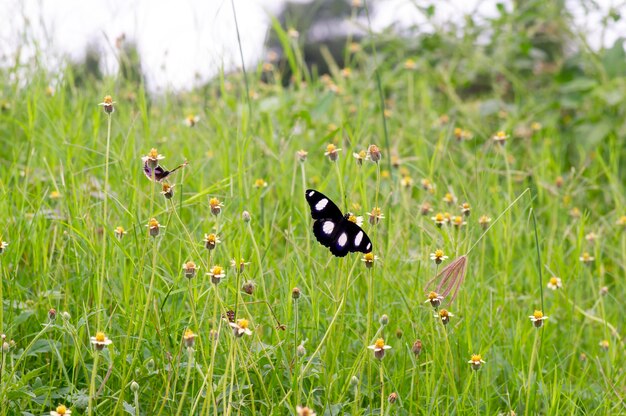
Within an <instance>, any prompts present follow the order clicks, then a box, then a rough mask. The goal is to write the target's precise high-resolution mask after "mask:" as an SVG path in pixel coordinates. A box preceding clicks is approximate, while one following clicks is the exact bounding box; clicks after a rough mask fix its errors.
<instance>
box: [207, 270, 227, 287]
mask: <svg viewBox="0 0 626 416" xmlns="http://www.w3.org/2000/svg"><path fill="white" fill-rule="evenodd" d="M207 274H208V275H209V277H211V283H213V284H218V283H219V282H220V281H221V280H222V279H223V278H224V277H225V276H226V271H225V270H224V268H223V267H222V266H213V267H211V270H209V272H208V273H207Z"/></svg>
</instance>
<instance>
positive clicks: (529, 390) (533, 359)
mask: <svg viewBox="0 0 626 416" xmlns="http://www.w3.org/2000/svg"><path fill="white" fill-rule="evenodd" d="M539 339H540V337H539V329H537V330H536V331H535V341H534V342H533V351H532V354H531V356H530V364H529V365H528V380H527V382H528V385H527V386H526V406H525V409H524V415H529V414H532V412H530V397H531V396H532V391H533V390H532V380H533V370H534V367H535V362H536V361H537V351H538V347H539Z"/></svg>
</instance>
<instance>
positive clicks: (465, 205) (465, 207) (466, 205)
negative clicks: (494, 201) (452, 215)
mask: <svg viewBox="0 0 626 416" xmlns="http://www.w3.org/2000/svg"><path fill="white" fill-rule="evenodd" d="M461 208H463V209H470V204H468V203H467V202H464V203H463V205H461Z"/></svg>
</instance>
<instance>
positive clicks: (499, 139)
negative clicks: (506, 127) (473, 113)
mask: <svg viewBox="0 0 626 416" xmlns="http://www.w3.org/2000/svg"><path fill="white" fill-rule="evenodd" d="M491 138H492V139H493V141H495V142H496V143H499V144H504V143H506V141H507V139H508V138H509V135H508V134H506V133H505V132H503V131H502V130H500V131H499V132H497V133H496V134H494V135H493V136H492V137H491Z"/></svg>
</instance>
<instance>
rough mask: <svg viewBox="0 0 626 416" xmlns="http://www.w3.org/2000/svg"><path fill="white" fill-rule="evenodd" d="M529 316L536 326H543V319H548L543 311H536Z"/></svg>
mask: <svg viewBox="0 0 626 416" xmlns="http://www.w3.org/2000/svg"><path fill="white" fill-rule="evenodd" d="M529 318H530V320H531V321H532V323H533V325H535V327H537V328H541V327H542V326H543V321H545V320H546V319H548V317H547V316H543V312H542V311H535V313H533V314H532V315H530V316H529Z"/></svg>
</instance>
